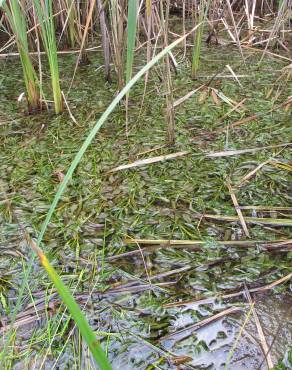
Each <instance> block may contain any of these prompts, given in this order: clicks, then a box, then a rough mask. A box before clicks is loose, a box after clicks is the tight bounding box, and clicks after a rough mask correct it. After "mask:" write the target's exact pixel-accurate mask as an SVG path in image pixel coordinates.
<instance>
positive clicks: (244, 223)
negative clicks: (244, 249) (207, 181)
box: [226, 180, 250, 238]
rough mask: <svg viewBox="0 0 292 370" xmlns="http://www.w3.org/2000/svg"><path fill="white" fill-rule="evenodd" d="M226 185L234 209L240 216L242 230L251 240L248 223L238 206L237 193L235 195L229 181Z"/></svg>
mask: <svg viewBox="0 0 292 370" xmlns="http://www.w3.org/2000/svg"><path fill="white" fill-rule="evenodd" d="M226 185H227V188H228V191H229V194H230V196H231V199H232V202H233V205H234V208H235V210H236V213H237V215H238V218H239V221H240V223H241V226H242V228H243V231H244V233H245V235H246V236H247V237H248V238H250V234H249V231H248V228H247V226H246V222H245V220H244V217H243V214H242V212H241V209H240V208H239V204H238V201H237V198H236V195H235V193H234V191H233V189H232V186H231V183H230V181H229V180H227V183H226Z"/></svg>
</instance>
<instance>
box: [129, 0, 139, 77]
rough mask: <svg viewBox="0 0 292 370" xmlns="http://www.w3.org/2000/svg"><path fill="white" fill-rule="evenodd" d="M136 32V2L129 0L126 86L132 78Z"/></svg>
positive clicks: (135, 0)
mask: <svg viewBox="0 0 292 370" xmlns="http://www.w3.org/2000/svg"><path fill="white" fill-rule="evenodd" d="M136 30H137V0H129V4H128V32H127V60H126V84H127V83H128V82H129V81H130V79H131V76H132V69H133V61H134V50H135V40H136Z"/></svg>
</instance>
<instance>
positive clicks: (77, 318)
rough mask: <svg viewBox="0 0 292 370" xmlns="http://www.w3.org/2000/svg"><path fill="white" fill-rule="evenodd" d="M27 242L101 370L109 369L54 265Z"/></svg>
mask: <svg viewBox="0 0 292 370" xmlns="http://www.w3.org/2000/svg"><path fill="white" fill-rule="evenodd" d="M29 244H30V245H31V247H32V249H33V250H34V251H35V252H36V253H37V255H38V257H39V259H40V261H41V264H42V265H43V267H44V268H45V270H46V271H47V273H48V275H49V277H50V279H51V280H52V282H53V283H54V285H55V287H56V289H57V290H58V293H59V295H60V296H61V298H62V300H63V302H64V303H65V305H66V307H67V308H68V310H69V312H70V313H71V315H72V317H73V319H74V322H75V324H76V325H77V327H78V329H79V331H80V333H81V335H82V337H83V338H84V340H85V341H86V343H87V345H88V347H89V349H90V351H91V353H92V355H93V357H94V359H95V361H96V363H97V364H98V365H99V367H100V369H101V370H111V369H112V367H111V365H110V363H109V362H108V359H107V357H106V355H105V353H104V352H103V350H102V348H101V346H100V343H99V341H98V340H97V339H96V335H95V334H94V332H93V330H92V329H91V327H90V326H89V324H88V322H87V320H86V318H85V316H84V314H83V313H82V311H81V310H80V308H79V306H78V304H77V303H76V301H75V300H74V298H73V297H72V295H71V293H70V291H69V290H68V288H67V287H66V285H65V284H64V283H63V281H62V279H61V278H60V276H59V275H58V273H57V272H56V270H55V269H54V267H53V266H52V265H51V264H50V262H49V260H48V259H47V257H46V256H45V255H44V253H43V252H42V250H41V249H40V248H39V247H38V246H37V245H36V244H35V243H34V242H33V241H32V240H29Z"/></svg>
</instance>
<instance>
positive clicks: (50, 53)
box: [33, 0, 63, 114]
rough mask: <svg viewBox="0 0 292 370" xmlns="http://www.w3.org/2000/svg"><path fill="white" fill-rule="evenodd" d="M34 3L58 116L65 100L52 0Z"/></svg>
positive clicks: (35, 1)
mask: <svg viewBox="0 0 292 370" xmlns="http://www.w3.org/2000/svg"><path fill="white" fill-rule="evenodd" d="M33 3H34V6H35V9H36V13H37V17H38V19H39V22H40V30H41V37H42V41H43V44H44V47H45V50H46V54H47V57H48V61H49V65H50V73H51V84H52V90H53V96H54V103H55V112H56V114H58V113H60V112H62V110H63V98H62V93H61V87H60V78H59V66H58V57H57V43H56V36H55V26H54V18H53V5H52V0H45V1H42V2H40V1H39V0H34V2H33Z"/></svg>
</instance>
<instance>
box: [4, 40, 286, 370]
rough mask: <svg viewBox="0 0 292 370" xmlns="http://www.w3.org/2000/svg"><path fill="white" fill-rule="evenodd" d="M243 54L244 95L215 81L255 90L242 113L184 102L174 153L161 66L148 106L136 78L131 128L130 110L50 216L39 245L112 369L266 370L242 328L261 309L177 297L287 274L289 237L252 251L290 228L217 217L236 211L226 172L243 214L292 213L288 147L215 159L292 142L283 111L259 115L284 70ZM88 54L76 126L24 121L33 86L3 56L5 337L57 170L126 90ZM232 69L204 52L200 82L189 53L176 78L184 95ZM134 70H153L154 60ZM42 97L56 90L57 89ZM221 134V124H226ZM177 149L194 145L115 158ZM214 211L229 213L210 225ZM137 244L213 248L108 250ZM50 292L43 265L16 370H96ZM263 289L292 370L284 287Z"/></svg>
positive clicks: (113, 123) (231, 53)
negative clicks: (23, 97)
mask: <svg viewBox="0 0 292 370" xmlns="http://www.w3.org/2000/svg"><path fill="white" fill-rule="evenodd" d="M247 56H248V59H247V66H248V68H249V73H248V74H247V77H244V78H243V79H242V84H243V89H242V88H241V87H240V86H239V85H238V84H237V83H236V81H233V80H232V79H231V78H225V77H220V76H219V77H218V78H216V79H215V81H214V85H212V87H214V89H216V90H218V89H220V91H221V92H223V93H224V94H225V95H226V96H229V97H230V98H232V99H233V100H236V101H241V100H242V99H244V98H246V99H247V101H246V108H245V109H246V110H243V111H240V112H236V111H234V112H233V113H232V114H230V117H229V119H225V120H223V121H220V119H221V118H222V117H223V116H224V115H225V114H226V112H228V111H229V110H230V106H229V105H228V104H226V103H225V102H224V101H222V102H221V103H220V104H217V102H216V100H214V99H212V92H210V91H209V95H208V94H207V93H206V92H205V93H204V94H200V95H198V96H195V97H194V98H192V99H189V100H187V101H186V102H185V103H184V104H183V105H182V106H180V107H179V108H177V110H176V124H177V127H176V134H177V143H176V146H175V147H174V148H169V147H167V146H164V144H165V119H164V104H165V100H164V89H163V87H162V86H161V82H160V81H159V80H158V79H157V76H156V74H153V75H151V74H150V80H149V81H150V82H149V91H147V94H146V96H145V102H144V107H143V109H142V110H141V106H140V104H141V97H142V96H143V91H144V83H143V82H141V84H138V85H137V86H136V87H135V90H134V91H133V94H132V96H131V100H130V102H131V105H130V118H129V125H130V128H131V130H130V133H129V137H128V138H126V136H125V109H124V106H123V105H121V106H119V107H118V109H117V110H116V111H115V112H114V114H113V115H112V116H111V117H110V119H109V120H108V122H107V123H106V124H105V126H104V127H103V128H102V129H101V131H100V132H99V133H98V135H97V138H96V139H95V140H94V142H93V144H92V146H91V147H90V148H89V150H88V152H87V153H86V155H85V157H84V158H83V160H82V162H81V163H80V165H79V166H78V169H77V171H76V173H75V175H74V176H73V179H72V181H71V183H70V185H69V188H68V190H67V191H66V192H65V194H64V196H63V197H62V201H61V202H60V204H59V206H58V208H57V210H56V213H55V215H54V217H53V219H52V222H51V224H50V225H49V229H48V232H47V233H46V236H45V240H44V245H43V248H44V250H45V252H46V253H47V254H48V256H49V258H50V260H51V261H52V263H53V265H54V267H55V268H56V269H57V270H58V272H59V273H60V274H61V276H62V278H63V280H64V281H65V282H66V283H67V284H68V285H69V286H70V288H71V290H72V291H74V294H75V296H76V299H77V300H78V302H79V303H80V305H81V307H84V310H85V312H86V315H87V317H88V318H89V320H90V323H91V324H92V326H93V327H94V328H95V329H96V330H97V334H98V337H99V338H100V339H101V342H102V345H103V347H104V348H105V349H106V350H107V352H108V354H109V358H110V360H111V362H112V364H113V367H114V369H129V370H130V369H141V370H142V369H147V370H151V369H156V368H158V369H159V368H161V369H180V368H182V369H214V370H216V369H218V370H221V369H224V368H225V364H226V361H227V359H228V361H229V364H228V366H227V367H228V369H235V370H240V369H266V368H267V364H266V360H265V358H264V356H263V351H262V348H261V344H260V339H259V335H258V329H257V327H256V325H255V323H254V318H253V314H250V316H249V320H248V322H247V323H246V325H245V326H244V327H243V325H244V322H245V318H246V315H249V312H250V306H249V303H248V301H247V299H246V298H245V297H244V296H239V297H236V298H235V299H234V300H232V301H231V300H229V301H226V300H223V301H221V300H220V301H218V302H217V301H216V303H214V304H201V305H198V304H197V303H195V302H192V303H185V304H178V302H181V301H186V302H187V301H190V300H191V301H196V300H200V299H204V298H210V297H214V296H221V295H223V294H226V293H227V294H228V293H233V292H237V291H240V290H242V289H244V283H245V284H246V285H247V286H248V287H249V288H251V289H252V288H257V287H259V286H265V285H267V284H270V283H273V282H275V281H277V280H278V279H280V278H282V277H284V276H287V275H288V274H289V272H291V255H290V254H289V249H288V248H289V245H288V246H284V247H282V246H279V245H278V246H277V247H275V248H277V249H276V250H269V249H266V248H265V246H263V245H262V244H261V243H254V244H253V245H252V246H250V244H248V242H250V241H254V240H264V241H270V242H271V243H272V242H274V243H276V242H275V241H277V240H290V239H291V236H292V235H291V227H290V228H289V227H286V226H285V225H280V226H273V225H272V226H271V225H266V224H264V223H263V224H262V223H257V224H248V228H249V231H250V234H251V238H250V240H249V239H247V238H245V236H244V233H243V231H242V228H241V226H240V224H239V223H238V222H234V221H231V222H229V221H228V222H227V221H224V220H222V219H220V216H222V215H230V216H234V215H236V213H235V209H234V205H233V203H232V201H231V197H230V193H229V191H228V187H227V186H226V179H227V177H229V178H230V179H231V181H232V182H233V184H234V187H235V192H236V196H237V198H238V201H239V203H240V205H243V206H248V207H249V208H246V209H243V214H244V216H246V217H260V218H268V219H269V218H271V219H284V220H291V205H292V199H291V192H290V191H291V175H290V173H289V171H287V170H285V168H283V166H284V167H285V164H286V165H287V164H289V163H290V162H289V161H291V151H289V148H288V147H283V148H271V149H266V150H259V151H256V152H253V153H248V154H245V155H239V156H234V157H228V158H225V157H224V158H218V159H206V157H205V156H204V155H205V154H206V153H210V152H218V151H222V150H230V149H233V150H234V149H235V150H236V149H246V148H254V147H262V146H268V145H278V144H283V143H286V142H288V141H289V137H290V136H291V125H290V123H291V121H290V118H291V116H290V113H289V111H285V110H284V109H277V110H275V112H272V113H267V114H264V113H265V112H268V111H269V110H270V109H271V107H273V106H274V104H280V103H282V102H283V101H285V99H287V96H288V95H289V91H288V89H282V90H281V85H277V83H276V81H277V79H278V77H279V71H281V68H283V66H284V65H285V64H283V63H282V62H281V61H278V60H272V59H271V60H270V59H268V60H266V61H265V62H264V64H263V66H262V69H258V68H257V67H256V62H257V61H258V58H257V56H254V55H247ZM90 59H91V64H90V65H88V66H81V67H80V68H79V69H78V71H77V74H76V80H75V85H74V88H73V89H72V92H71V93H70V95H69V96H68V103H69V105H70V108H71V110H72V113H73V114H74V116H75V118H76V120H77V122H78V125H76V124H74V123H73V122H72V121H71V119H70V117H69V116H68V114H67V113H66V112H65V113H63V114H62V115H59V116H57V117H56V116H54V115H53V113H52V112H49V113H47V112H43V113H39V114H36V115H32V116H27V115H25V114H24V110H25V105H24V103H23V102H22V103H21V104H18V103H17V101H16V100H17V97H18V96H19V95H20V93H21V92H22V91H23V84H22V79H21V68H20V65H19V63H18V61H17V60H9V61H8V60H4V61H3V60H0V67H1V69H0V82H1V83H0V94H1V95H0V135H1V136H0V159H1V161H0V171H1V179H0V195H1V199H0V207H1V212H0V231H1V232H0V242H1V261H0V269H1V276H0V277H1V284H0V294H1V303H0V311H1V327H0V330H1V334H3V333H4V331H5V325H8V324H9V321H10V317H11V312H13V309H14V307H15V302H16V299H17V296H18V292H19V289H20V286H21V284H22V281H23V274H24V271H25V269H26V266H27V265H26V263H25V262H24V260H23V259H22V258H25V259H27V260H29V259H30V258H31V254H30V253H31V252H30V250H29V248H28V246H27V245H26V243H25V242H24V238H23V228H26V230H27V231H29V232H30V233H31V235H32V236H33V237H35V236H37V231H38V230H40V226H41V223H42V221H43V220H44V216H45V214H46V212H47V210H48V206H49V204H50V203H51V201H52V199H53V196H54V194H55V192H56V189H57V187H58V185H59V183H60V179H62V176H63V175H64V173H65V171H66V169H67V168H68V166H69V164H70V162H71V160H72V158H73V156H74V154H75V153H76V151H77V149H78V148H79V147H80V145H81V143H82V142H83V140H84V138H85V137H86V135H87V134H88V132H89V129H90V128H91V127H92V126H93V124H94V123H95V121H96V119H98V118H99V117H100V114H101V113H102V112H103V111H104V110H105V108H106V107H107V105H108V104H109V102H110V101H111V100H112V97H113V96H114V95H115V93H116V85H115V83H113V84H112V85H109V84H107V83H104V81H103V78H102V75H101V71H100V70H98V71H99V72H97V67H98V65H99V64H100V63H101V56H100V55H99V54H97V55H96V54H94V55H93V56H91V57H90ZM74 62H75V57H72V56H68V57H66V58H60V65H61V68H60V69H61V75H62V84H63V87H64V91H66V88H67V87H68V85H69V83H70V81H71V77H72V68H73V67H74ZM227 63H229V64H232V67H233V69H234V70H235V71H236V72H238V73H239V72H242V71H241V68H242V67H241V62H240V59H239V56H238V52H237V51H236V49H233V48H228V49H224V48H222V47H218V48H214V49H212V48H207V47H205V46H204V56H203V58H202V66H201V72H200V76H199V78H198V79H197V80H196V81H193V80H191V79H190V77H189V62H188V60H186V61H185V62H181V64H180V67H179V68H178V74H177V75H175V76H174V92H175V98H176V99H178V98H180V97H182V96H184V95H185V94H186V93H188V92H189V91H190V90H193V89H194V88H197V87H198V86H200V85H201V84H202V83H205V82H206V76H210V75H213V74H214V73H215V72H218V70H219V71H221V70H222V68H223V67H224V65H226V64H227ZM137 64H138V65H139V64H141V65H142V64H143V58H141V60H138V61H137ZM137 69H139V67H137ZM267 71H268V72H267ZM225 74H226V73H225V72H224V74H223V75H222V76H224V75H225ZM273 84H275V91H277V94H278V95H277V98H275V97H274V95H273V94H272V95H271V94H270V96H272V98H267V94H268V93H269V90H270V88H271V86H272V85H273ZM277 89H278V90H277ZM153 91H154V92H153ZM46 93H47V94H48V95H50V89H49V87H48V86H46ZM273 98H275V100H274V101H273ZM154 101H155V104H153V102H154ZM259 112H260V113H261V114H262V115H261V116H259V118H258V119H257V120H254V121H251V122H250V123H249V124H246V125H245V124H244V125H242V126H241V125H239V126H238V127H237V128H233V129H230V128H229V126H228V125H229V124H230V123H233V122H236V121H238V120H240V119H242V118H243V117H246V116H249V115H252V114H255V113H259ZM222 127H225V128H226V130H225V131H223V132H222V131H220V132H219V133H216V132H217V131H216V130H219V129H222ZM289 135H290V136H289ZM153 149H155V150H153ZM149 150H150V152H149ZM152 150H153V152H152ZM182 150H189V151H190V153H191V154H190V155H189V156H185V157H181V158H176V159H174V160H171V161H163V162H158V163H155V164H153V165H148V166H145V167H141V168H135V169H133V170H129V171H121V172H116V173H112V174H110V175H109V174H108V171H109V170H110V169H112V168H114V167H116V166H118V165H120V164H126V163H129V162H133V161H135V160H138V159H144V158H149V157H152V156H156V155H163V154H169V153H172V152H178V151H182ZM268 159H271V161H270V162H269V163H268V164H267V165H265V166H264V167H263V168H262V169H261V170H260V171H259V172H258V173H257V175H256V176H255V177H253V178H252V179H251V180H250V181H249V182H247V183H246V184H244V186H241V187H236V186H237V185H238V184H239V183H240V181H241V180H242V178H243V177H244V176H245V175H246V174H248V173H249V172H250V171H252V170H254V169H255V168H256V167H257V166H258V165H259V164H261V163H263V162H265V161H267V160H268ZM272 159H273V161H272ZM275 163H276V164H277V163H278V164H279V163H280V164H281V165H282V168H281V167H279V166H277V165H276V164H275ZM258 207H266V208H265V209H264V210H263V209H259V208H258ZM273 207H274V208H273ZM275 207H283V209H282V210H278V209H277V208H275ZM285 207H286V208H285ZM289 207H290V208H289ZM203 214H213V215H216V216H217V217H218V218H217V219H207V218H204V217H202V215H203ZM129 237H130V238H139V239H164V240H169V239H172V240H199V241H204V244H203V245H200V247H198V246H197V245H195V246H192V248H185V247H183V248H182V247H181V248H171V247H170V246H169V245H167V247H165V246H160V247H159V248H158V249H157V250H155V251H154V250H152V251H151V252H149V253H148V252H147V250H144V251H143V259H142V258H141V253H140V250H139V253H135V254H133V255H131V256H127V257H126V258H118V259H116V260H114V259H112V260H110V259H109V260H107V259H105V257H114V256H116V255H118V254H121V253H125V252H129V251H131V250H137V249H138V248H143V245H142V244H141V245H139V243H136V244H135V243H134V244H129V243H127V242H126V241H125V239H126V238H129ZM218 241H220V242H221V244H220V243H218ZM224 241H229V242H230V241H235V242H240V241H243V242H245V241H246V244H243V246H241V247H240V248H239V247H238V245H237V246H234V245H230V244H228V243H227V245H224V243H223V244H222V242H224ZM149 244H151V243H149ZM166 244H167V243H166ZM276 244H277V243H276ZM290 246H291V245H290ZM145 269H146V270H147V272H145ZM149 282H150V283H149ZM51 288H52V286H51V283H50V282H49V280H48V278H47V277H46V274H45V273H44V271H43V270H42V268H41V267H40V266H39V264H38V262H37V261H35V264H34V267H33V271H32V274H31V276H30V279H29V283H28V285H27V289H26V294H25V297H24V300H23V302H22V309H21V312H20V313H19V315H18V316H17V321H16V323H17V324H19V328H18V330H17V335H16V337H15V342H14V346H10V347H9V351H10V352H9V356H7V361H8V362H9V364H10V366H11V368H12V369H23V368H27V369H40V368H44V369H52V368H58V369H68V368H70V369H80V368H82V369H83V368H84V369H87V368H90V367H91V368H94V365H93V363H92V359H91V357H90V354H89V353H88V350H87V348H86V346H85V345H84V343H83V341H82V340H81V339H80V336H79V335H78V332H77V331H76V330H75V329H74V325H73V323H72V321H70V319H68V315H67V313H66V312H65V313H64V307H62V306H61V307H60V302H59V300H58V298H57V295H56V294H53V295H51V294H50V292H51ZM88 292H89V293H88ZM252 298H253V300H254V302H255V305H254V307H255V309H256V312H257V315H258V317H259V320H260V323H261V326H262V329H263V332H264V336H265V339H266V342H267V345H268V347H270V346H271V349H270V354H271V359H272V361H273V363H274V364H276V363H277V362H278V361H279V360H280V359H283V357H284V361H286V362H285V363H286V367H287V368H289V366H290V365H289V364H288V359H287V353H288V352H287V351H288V348H289V344H291V341H292V327H291V306H292V296H291V294H290V293H289V280H286V281H285V282H284V283H283V284H280V285H279V286H277V287H275V288H273V289H272V290H267V291H266V292H265V293H263V292H261V293H259V292H257V293H255V294H253V295H252ZM171 305H172V306H171ZM229 308H230V309H233V308H234V309H235V310H236V312H234V313H232V314H230V315H226V316H225V315H224V316H223V317H221V318H219V319H218V320H215V321H211V322H210V323H209V324H207V325H205V326H203V327H202V328H199V329H196V330H191V331H190V333H189V334H188V335H186V334H185V332H184V333H183V335H182V337H181V336H180V334H179V333H178V332H179V331H180V330H182V329H184V328H186V327H189V326H191V325H193V324H195V323H198V322H202V321H203V320H205V319H207V318H210V317H213V316H214V315H215V314H217V313H220V312H223V311H224V310H227V309H229ZM237 308H238V309H237ZM289 310H290V311H289ZM21 315H23V316H21ZM24 319H25V320H28V321H27V322H26V323H25V322H24V321H23V320H24ZM242 327H243V328H242ZM285 356H286V357H285ZM7 368H9V367H7Z"/></svg>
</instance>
